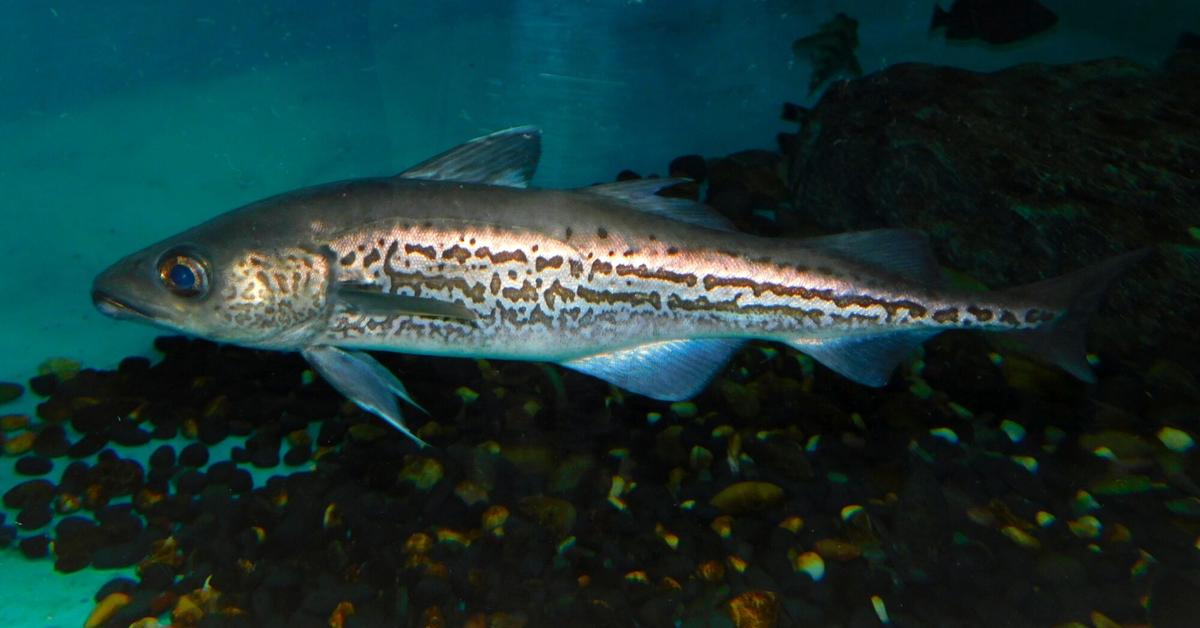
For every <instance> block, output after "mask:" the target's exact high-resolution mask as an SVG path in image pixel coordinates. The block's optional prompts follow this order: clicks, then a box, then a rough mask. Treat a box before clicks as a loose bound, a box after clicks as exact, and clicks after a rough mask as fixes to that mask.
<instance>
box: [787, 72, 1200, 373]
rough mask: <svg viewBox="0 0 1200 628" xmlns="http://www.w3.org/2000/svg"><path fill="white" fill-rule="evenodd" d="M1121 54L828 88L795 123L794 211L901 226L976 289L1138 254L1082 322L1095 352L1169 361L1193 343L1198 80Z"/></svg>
mask: <svg viewBox="0 0 1200 628" xmlns="http://www.w3.org/2000/svg"><path fill="white" fill-rule="evenodd" d="M1196 57H1197V56H1196V55H1193V56H1191V57H1190V58H1188V59H1186V60H1184V61H1186V62H1181V63H1179V64H1176V65H1174V66H1173V67H1172V69H1170V70H1168V71H1159V70H1151V69H1148V68H1145V67H1142V66H1139V65H1136V64H1134V63H1132V62H1129V61H1125V60H1121V59H1106V60H1101V61H1091V62H1085V63H1076V64H1070V65H1058V66H1050V65H1043V64H1028V65H1021V66H1017V67H1013V68H1010V69H1007V70H1003V71H1000V72H995V73H992V74H980V73H975V72H969V71H966V70H959V69H954V68H949V67H939V66H930V65H921V64H911V63H910V64H900V65H894V66H891V67H888V68H886V69H884V70H883V71H881V72H877V73H875V74H872V75H870V76H868V77H865V78H863V79H861V80H856V81H851V82H849V83H847V84H846V85H845V86H844V87H843V88H841V89H837V90H830V91H829V92H827V93H826V94H825V96H824V97H823V98H822V99H821V101H820V102H819V103H818V104H817V105H816V107H815V108H814V109H813V111H812V113H811V116H810V118H809V120H808V122H807V123H806V124H805V125H804V127H803V128H802V129H801V130H800V132H799V136H798V137H797V138H796V141H795V143H794V144H795V145H796V146H797V147H798V149H797V152H796V153H795V154H794V155H793V156H792V161H791V167H790V174H789V177H790V181H789V184H790V186H791V188H792V191H793V202H794V206H795V207H796V208H797V209H798V210H799V211H801V212H803V214H804V216H805V217H806V219H809V220H812V221H814V222H815V223H817V224H819V225H821V226H822V227H823V228H825V229H827V230H830V231H852V230H858V229H870V228H877V227H888V226H891V227H901V226H902V227H908V228H916V229H921V230H923V231H925V232H927V233H929V234H930V235H931V238H932V243H933V246H934V249H935V251H936V254H937V257H938V259H939V260H940V261H941V262H942V263H943V264H945V265H947V266H950V267H952V268H955V269H958V270H962V271H965V272H967V273H969V274H970V275H971V276H973V277H975V278H976V279H978V280H980V281H982V282H983V283H985V284H987V285H988V286H992V287H1001V286H1011V285H1016V284H1022V283H1028V282H1030V281H1034V280H1037V279H1039V278H1043V277H1048V276H1052V275H1058V274H1061V273H1064V272H1066V271H1070V270H1073V269H1076V268H1079V267H1081V266H1083V265H1086V264H1090V263H1094V262H1097V261H1099V260H1101V259H1103V258H1105V257H1108V256H1110V255H1113V254H1115V253H1119V252H1124V251H1128V250H1132V249H1135V248H1138V247H1141V246H1145V245H1148V244H1157V243H1171V244H1170V245H1167V246H1163V247H1161V248H1160V251H1161V261H1150V260H1148V261H1145V262H1143V263H1141V264H1139V265H1138V266H1137V267H1135V268H1133V269H1132V270H1131V271H1130V272H1129V273H1128V274H1129V277H1128V280H1126V281H1122V282H1121V283H1120V285H1119V286H1117V287H1116V289H1115V290H1113V291H1112V293H1111V294H1110V295H1109V297H1108V303H1110V304H1111V306H1112V307H1111V310H1112V311H1114V312H1115V311H1120V312H1127V313H1129V314H1128V315H1127V316H1121V317H1117V316H1113V317H1110V318H1109V319H1108V320H1106V319H1105V317H1103V316H1101V317H1099V318H1098V320H1097V321H1096V329H1095V333H1096V336H1095V338H1096V342H1095V345H1096V346H1104V347H1106V348H1109V349H1110V350H1119V351H1120V352H1121V353H1122V354H1129V353H1135V352H1137V351H1139V350H1141V351H1142V353H1143V354H1144V353H1145V352H1144V348H1145V347H1146V346H1147V344H1149V345H1151V346H1155V345H1159V346H1162V347H1163V348H1164V349H1165V350H1167V351H1168V352H1169V353H1171V354H1172V355H1178V356H1180V357H1181V360H1180V361H1182V360H1186V359H1188V358H1187V356H1188V355H1190V353H1189V352H1188V347H1192V348H1193V351H1194V347H1195V346H1196V344H1197V342H1200V328H1197V327H1196V326H1195V325H1194V324H1193V322H1194V321H1196V320H1200V301H1198V300H1196V299H1190V300H1188V299H1184V300H1180V299H1178V298H1177V295H1180V294H1195V293H1197V292H1200V255H1198V254H1197V251H1198V249H1197V247H1196V246H1195V242H1194V241H1193V242H1190V244H1187V245H1184V244H1175V243H1179V242H1189V237H1188V235H1187V234H1188V230H1189V228H1192V227H1194V226H1196V225H1197V224H1198V223H1200V219H1198V218H1197V208H1198V207H1200V189H1198V188H1197V186H1196V184H1195V181H1196V180H1197V177H1198V176H1200V165H1198V164H1200V152H1198V151H1197V148H1196V146H1197V145H1198V144H1200V109H1197V108H1196V107H1195V106H1194V104H1195V103H1196V102H1198V101H1200V81H1197V80H1191V79H1192V78H1194V77H1195V75H1196V74H1198V73H1200V61H1197V59H1196Z"/></svg>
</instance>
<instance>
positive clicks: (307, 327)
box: [92, 216, 332, 349]
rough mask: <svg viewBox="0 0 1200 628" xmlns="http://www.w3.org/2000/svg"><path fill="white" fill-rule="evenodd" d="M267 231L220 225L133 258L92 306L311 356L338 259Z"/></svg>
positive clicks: (101, 278) (121, 264) (99, 288)
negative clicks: (307, 351)
mask: <svg viewBox="0 0 1200 628" xmlns="http://www.w3.org/2000/svg"><path fill="white" fill-rule="evenodd" d="M262 224H264V223H263V222H262V221H247V220H245V219H241V218H240V217H238V216H234V217H232V218H230V217H220V218H218V219H216V220H214V221H210V222H209V223H206V224H203V225H200V226H198V227H195V228H193V229H190V230H188V231H185V232H183V233H181V234H179V235H176V236H174V237H171V238H167V239H166V240H163V241H161V242H158V243H157V244H154V245H151V246H149V247H146V248H144V249H142V250H140V251H137V252H135V253H133V254H131V255H128V256H126V257H124V258H123V259H121V260H119V261H117V262H116V263H115V264H113V265H112V266H110V267H109V268H108V269H106V270H105V271H103V272H102V273H100V274H99V275H98V276H97V277H96V279H95V281H94V283H93V285H92V301H93V303H94V304H95V306H96V308H97V309H99V310H100V311H101V312H102V313H104V314H106V315H108V316H112V317H114V318H118V319H127V320H134V321H138V322H142V323H148V324H152V325H155V326H158V327H162V328H165V329H169V330H172V331H176V332H181V333H184V334H188V335H192V336H199V337H202V338H207V339H209V340H214V341H218V342H228V343H233V344H240V345H245V346H253V347H261V348H272V349H298V348H301V347H303V346H305V345H306V344H308V343H307V340H308V339H310V338H311V337H312V336H313V334H315V333H316V332H317V331H318V330H319V329H320V328H321V327H322V326H323V325H324V323H325V322H326V320H327V318H328V315H329V308H328V307H327V304H328V292H329V285H330V276H331V264H330V259H331V258H330V255H331V254H332V253H331V252H330V251H328V250H327V249H326V250H321V249H314V248H311V247H307V246H304V245H303V244H296V242H298V241H302V240H301V239H297V238H294V237H288V236H289V234H287V233H286V232H283V233H274V234H272V230H270V229H261V228H258V227H260V226H262ZM276 231H278V230H276ZM265 234H271V235H265ZM293 235H294V234H293Z"/></svg>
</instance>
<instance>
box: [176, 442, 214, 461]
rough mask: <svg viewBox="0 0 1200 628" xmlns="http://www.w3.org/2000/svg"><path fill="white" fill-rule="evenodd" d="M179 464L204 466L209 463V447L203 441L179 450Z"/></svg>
mask: <svg viewBox="0 0 1200 628" xmlns="http://www.w3.org/2000/svg"><path fill="white" fill-rule="evenodd" d="M179 464H180V465H182V466H185V467H203V466H204V465H206V464H208V448H207V447H205V446H204V445H203V444H202V443H192V444H190V445H188V446H187V447H184V448H183V451H181V452H179Z"/></svg>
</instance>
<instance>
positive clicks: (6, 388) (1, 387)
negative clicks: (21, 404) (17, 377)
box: [0, 382, 25, 404]
mask: <svg viewBox="0 0 1200 628" xmlns="http://www.w3.org/2000/svg"><path fill="white" fill-rule="evenodd" d="M23 394H25V387H23V386H21V385H20V384H14V383H12V382H0V404H6V403H8V402H10V401H12V400H14V399H16V398H18V397H20V396H21V395H23Z"/></svg>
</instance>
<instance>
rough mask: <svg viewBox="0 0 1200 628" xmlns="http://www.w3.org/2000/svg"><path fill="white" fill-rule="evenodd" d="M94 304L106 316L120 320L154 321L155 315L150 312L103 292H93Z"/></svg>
mask: <svg viewBox="0 0 1200 628" xmlns="http://www.w3.org/2000/svg"><path fill="white" fill-rule="evenodd" d="M92 304H93V305H95V306H96V309H98V310H100V313H101V314H104V315H105V316H111V317H113V318H118V319H134V320H146V321H153V320H154V315H153V314H151V313H150V312H148V311H146V310H143V309H141V308H139V307H137V306H136V305H133V304H131V303H126V302H125V301H122V300H120V299H118V298H117V297H114V296H113V295H111V294H109V293H107V292H104V291H103V290H92Z"/></svg>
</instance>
